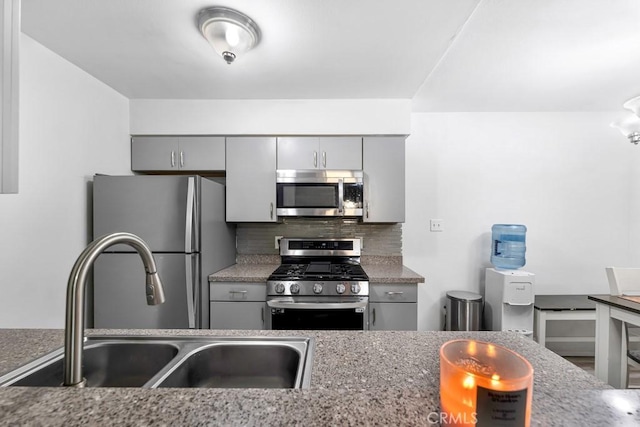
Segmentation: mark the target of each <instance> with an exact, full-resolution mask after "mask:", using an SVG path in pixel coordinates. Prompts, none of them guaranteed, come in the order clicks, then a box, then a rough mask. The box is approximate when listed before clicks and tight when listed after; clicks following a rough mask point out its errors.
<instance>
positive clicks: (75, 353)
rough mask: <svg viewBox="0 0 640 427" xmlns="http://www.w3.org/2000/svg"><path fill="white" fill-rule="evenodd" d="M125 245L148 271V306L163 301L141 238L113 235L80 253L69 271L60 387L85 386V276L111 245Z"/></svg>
mask: <svg viewBox="0 0 640 427" xmlns="http://www.w3.org/2000/svg"><path fill="white" fill-rule="evenodd" d="M120 243H124V244H127V245H129V246H131V247H132V248H134V249H135V250H136V251H137V252H138V254H139V255H140V258H142V263H143V264H144V269H145V271H146V272H147V280H146V286H145V287H146V292H147V304H149V305H157V304H162V303H163V302H164V290H163V288H162V282H161V280H160V276H158V272H157V271H156V263H155V261H154V259H153V255H152V254H151V249H149V246H147V244H146V243H145V242H144V240H142V239H141V238H140V237H138V236H136V235H135V234H131V233H113V234H107V235H105V236H102V237H99V238H97V239H96V240H94V241H93V242H91V243H90V244H89V246H87V247H86V248H85V250H84V251H82V253H81V254H80V256H79V257H78V259H77V260H76V263H75V264H74V265H73V268H72V269H71V274H70V275H69V282H68V284H67V309H66V318H65V326H64V380H63V383H62V385H65V386H71V387H84V385H85V383H86V380H85V379H84V378H83V377H82V342H83V339H84V311H85V297H84V293H85V289H86V285H87V276H88V274H89V270H90V269H91V266H92V265H93V263H94V262H95V260H96V258H98V256H99V255H100V254H101V253H102V252H104V251H105V249H107V248H108V247H110V246H113V245H116V244H120Z"/></svg>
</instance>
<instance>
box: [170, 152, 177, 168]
mask: <svg viewBox="0 0 640 427" xmlns="http://www.w3.org/2000/svg"><path fill="white" fill-rule="evenodd" d="M171 167H172V168H175V167H176V152H175V151H171Z"/></svg>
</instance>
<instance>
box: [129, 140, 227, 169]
mask: <svg viewBox="0 0 640 427" xmlns="http://www.w3.org/2000/svg"><path fill="white" fill-rule="evenodd" d="M131 170H133V171H136V172H146V171H173V172H179V171H182V172H187V171H224V170H225V138H224V137H221V136H134V137H132V138H131Z"/></svg>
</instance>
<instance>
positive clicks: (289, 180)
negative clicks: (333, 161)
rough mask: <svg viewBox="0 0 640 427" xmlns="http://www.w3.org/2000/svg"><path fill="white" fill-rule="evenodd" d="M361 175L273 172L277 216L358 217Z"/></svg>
mask: <svg viewBox="0 0 640 427" xmlns="http://www.w3.org/2000/svg"><path fill="white" fill-rule="evenodd" d="M362 191H363V173H362V171H343V170H278V171H276V192H277V195H276V214H277V215H278V216H349V217H361V216H362V204H363V195H362Z"/></svg>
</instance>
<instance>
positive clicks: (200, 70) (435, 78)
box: [22, 0, 640, 111]
mask: <svg viewBox="0 0 640 427" xmlns="http://www.w3.org/2000/svg"><path fill="white" fill-rule="evenodd" d="M213 5H222V6H228V7H233V8H235V9H237V10H239V11H241V12H243V13H246V14H247V15H249V16H250V17H251V18H252V19H254V20H255V21H256V22H257V23H258V25H259V26H260V29H261V31H262V36H263V37H262V41H261V42H260V44H259V45H258V46H257V47H256V48H255V49H254V50H252V51H250V52H249V53H247V54H246V55H244V56H242V57H240V58H238V59H237V60H236V62H235V63H233V64H231V65H227V64H226V63H225V62H224V61H223V60H222V59H221V58H220V57H218V56H217V55H216V54H215V53H214V51H213V50H212V48H211V47H210V46H209V45H208V43H207V42H206V40H205V39H204V38H203V37H202V35H201V34H200V33H199V31H198V29H197V27H196V24H195V17H196V14H197V13H198V11H199V10H200V9H203V8H205V7H209V6H213ZM22 30H23V32H24V33H25V34H27V35H29V36H30V37H32V38H33V39H35V40H37V41H38V42H39V43H41V44H43V45H44V46H46V47H47V48H49V49H51V50H52V51H54V52H56V53H58V54H59V55H60V56H62V57H64V58H66V59H67V60H69V61H70V62H72V63H74V64H76V65H77V66H78V67H80V68H82V69H84V70H85V71H87V72H88V73H90V74H92V75H93V76H95V77H96V78H98V79H99V80H101V81H103V82H105V83H106V84H108V85H109V86H111V87H113V88H114V89H115V90H117V91H118V92H120V93H122V94H123V95H125V96H127V97H128V98H158V99H163V98H172V99H336V98H338V99H339V98H344V99H367V98H401V99H413V107H414V111H598V110H617V109H620V108H621V104H622V102H624V101H625V100H626V99H628V98H631V97H633V96H637V95H640V0H613V1H603V0H535V1H534V0H395V1H394V0H388V1H386V0H322V1H318V0H262V1H257V0H234V1H230V0H226V1H223V2H221V3H219V2H216V1H213V2H211V0H190V1H185V0H134V1H132V0H55V1H52V0H22Z"/></svg>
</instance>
